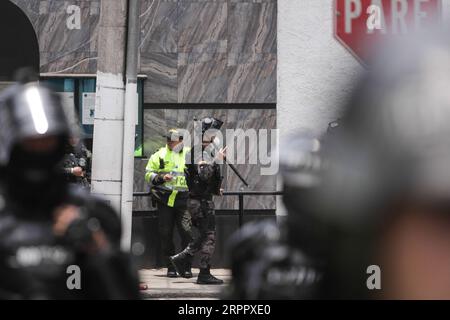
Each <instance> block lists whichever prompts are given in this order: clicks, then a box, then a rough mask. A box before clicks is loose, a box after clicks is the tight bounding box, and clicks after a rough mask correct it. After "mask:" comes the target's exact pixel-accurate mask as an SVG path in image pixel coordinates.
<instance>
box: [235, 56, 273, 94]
mask: <svg viewBox="0 0 450 320" xmlns="http://www.w3.org/2000/svg"><path fill="white" fill-rule="evenodd" d="M227 70H228V77H229V78H228V91H227V102H229V103H275V102H276V96H277V94H276V87H277V57H276V55H275V54H247V53H241V54H237V53H236V54H231V53H230V54H229V55H228V69H227Z"/></svg>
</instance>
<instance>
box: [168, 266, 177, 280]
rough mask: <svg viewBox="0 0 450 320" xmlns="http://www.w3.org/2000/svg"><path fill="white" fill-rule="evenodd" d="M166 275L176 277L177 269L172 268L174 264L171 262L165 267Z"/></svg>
mask: <svg viewBox="0 0 450 320" xmlns="http://www.w3.org/2000/svg"><path fill="white" fill-rule="evenodd" d="M167 277H168V278H176V277H178V275H177V271H176V270H175V268H174V266H173V265H172V264H170V265H169V266H168V267H167Z"/></svg>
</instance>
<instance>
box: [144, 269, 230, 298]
mask: <svg viewBox="0 0 450 320" xmlns="http://www.w3.org/2000/svg"><path fill="white" fill-rule="evenodd" d="M166 270H167V269H143V270H140V272H139V274H140V277H141V282H144V283H146V284H147V286H148V289H147V290H145V291H141V293H142V297H143V298H144V299H180V300H183V299H186V300H188V299H218V298H219V296H220V292H221V291H222V290H223V289H224V287H225V286H226V284H227V283H228V282H229V281H230V278H231V275H230V270H228V269H213V270H211V273H212V274H213V275H214V276H216V277H218V278H220V279H222V280H224V281H225V284H224V285H219V286H218V285H198V284H196V283H195V282H196V280H197V275H198V272H199V270H198V269H192V273H193V275H194V277H192V278H191V279H185V278H181V277H178V278H167V277H166Z"/></svg>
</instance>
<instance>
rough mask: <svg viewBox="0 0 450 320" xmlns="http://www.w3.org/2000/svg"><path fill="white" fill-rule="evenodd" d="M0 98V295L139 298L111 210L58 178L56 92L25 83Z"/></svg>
mask: <svg viewBox="0 0 450 320" xmlns="http://www.w3.org/2000/svg"><path fill="white" fill-rule="evenodd" d="M0 101H1V105H0V122H1V123H0V165H1V166H4V167H5V169H6V170H5V174H4V176H3V181H2V186H3V189H4V193H3V196H2V198H1V201H0V298H4V299H134V298H138V297H139V295H138V292H139V291H138V282H137V275H136V272H134V270H133V269H132V268H131V267H130V263H129V260H128V257H127V256H126V255H124V254H123V253H121V251H120V249H119V241H120V236H121V224H120V221H119V219H118V217H117V215H116V213H115V212H114V211H113V210H112V209H111V208H110V207H109V206H108V205H107V204H106V203H104V202H102V201H99V200H97V199H95V198H93V197H91V196H90V195H88V194H86V193H83V192H81V191H80V190H79V189H77V188H75V189H72V188H71V187H70V185H69V184H68V183H67V182H66V180H65V179H64V174H63V170H62V168H61V166H60V162H61V161H62V159H63V156H64V146H65V142H66V140H67V138H68V137H69V135H70V132H69V126H68V124H67V120H66V117H65V114H64V112H63V109H62V106H61V103H60V100H59V98H58V96H56V95H55V94H54V93H53V92H51V91H50V90H49V89H47V88H45V87H43V86H40V85H38V84H37V83H27V84H17V85H15V86H14V87H12V88H10V89H9V90H8V91H7V93H5V95H3V96H2V97H0Z"/></svg>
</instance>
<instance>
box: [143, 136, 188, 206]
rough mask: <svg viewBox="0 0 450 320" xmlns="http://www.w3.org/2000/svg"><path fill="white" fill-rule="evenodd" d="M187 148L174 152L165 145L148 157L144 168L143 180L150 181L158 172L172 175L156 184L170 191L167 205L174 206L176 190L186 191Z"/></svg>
mask: <svg viewBox="0 0 450 320" xmlns="http://www.w3.org/2000/svg"><path fill="white" fill-rule="evenodd" d="M189 150H190V148H188V147H184V148H183V150H182V151H180V152H174V151H172V150H170V149H169V148H168V147H167V145H166V146H165V147H163V148H161V149H159V150H158V151H157V152H156V153H154V154H153V155H152V156H151V157H150V159H149V160H148V163H147V167H146V168H145V171H146V173H145V181H147V182H148V183H151V182H152V181H153V178H154V177H155V176H156V175H159V174H170V175H172V176H173V177H174V178H173V179H172V180H171V181H167V182H164V183H163V184H161V185H158V190H160V191H161V190H162V191H165V192H167V193H170V196H169V198H168V201H167V205H168V206H169V207H173V206H174V204H175V198H176V196H177V194H178V192H186V191H188V187H187V184H186V178H185V175H184V169H185V166H186V153H188V152H189Z"/></svg>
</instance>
